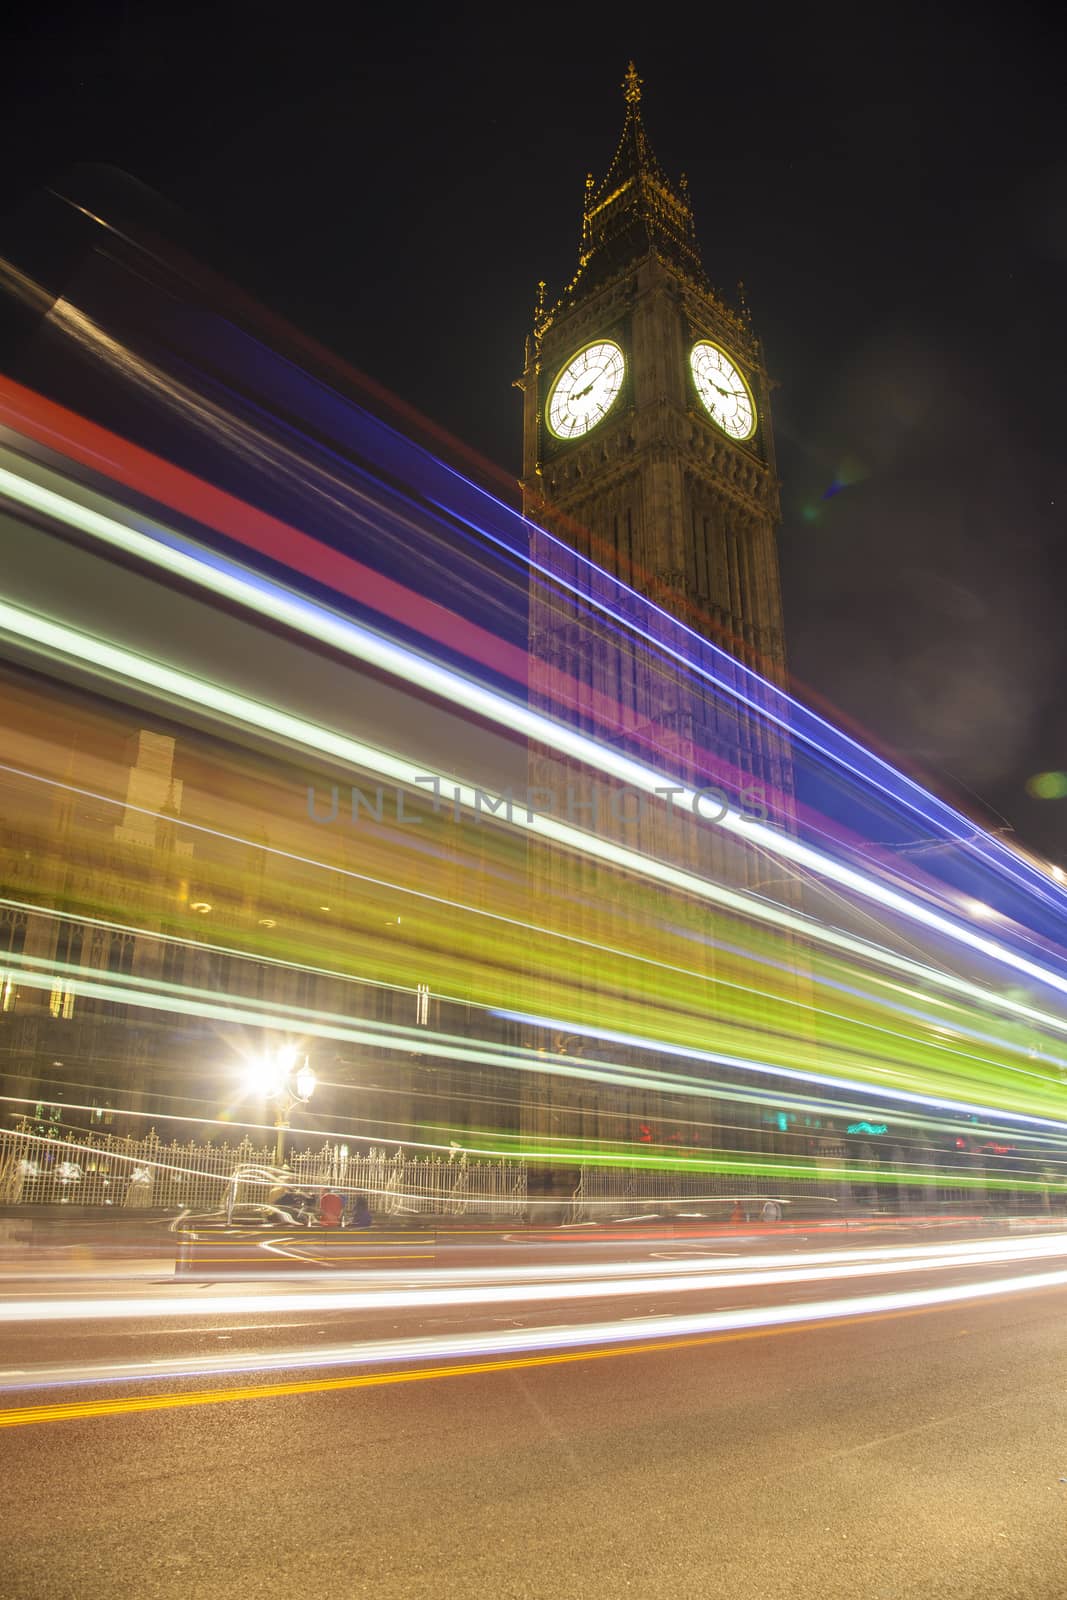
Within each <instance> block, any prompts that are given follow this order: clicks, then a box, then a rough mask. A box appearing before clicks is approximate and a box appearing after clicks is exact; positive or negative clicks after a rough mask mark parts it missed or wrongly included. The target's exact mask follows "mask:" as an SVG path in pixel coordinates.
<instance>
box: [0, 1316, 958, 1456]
mask: <svg viewBox="0 0 1067 1600" xmlns="http://www.w3.org/2000/svg"><path fill="white" fill-rule="evenodd" d="M932 1309H935V1308H933V1307H926V1306H918V1307H916V1308H915V1309H914V1310H910V1311H883V1312H875V1313H872V1314H870V1315H868V1316H866V1317H863V1318H857V1317H854V1316H851V1317H849V1316H846V1317H833V1318H830V1319H826V1320H820V1321H814V1320H813V1321H811V1322H794V1323H790V1324H787V1325H785V1326H783V1327H777V1328H743V1329H738V1330H737V1331H736V1332H733V1333H712V1334H701V1335H698V1336H696V1337H694V1338H688V1339H657V1340H653V1341H650V1342H646V1343H644V1344H633V1345H625V1346H623V1347H621V1348H619V1347H615V1348H613V1349H610V1350H568V1351H561V1352H556V1353H554V1354H552V1355H542V1356H518V1357H514V1358H510V1359H506V1360H502V1361H479V1362H474V1363H471V1364H469V1365H464V1366H452V1367H418V1368H415V1369H414V1370H413V1371H407V1372H374V1373H359V1374H352V1375H350V1376H349V1377H346V1378H309V1379H307V1380H305V1381H304V1382H299V1383H297V1382H293V1383H266V1384H259V1385H256V1386H254V1387H245V1388H235V1389H200V1390H195V1389H194V1390H186V1391H184V1392H179V1393H176V1394H159V1395H134V1396H131V1397H130V1398H128V1399H113V1400H75V1401H69V1402H66V1403H64V1402H60V1403H58V1404H55V1405H47V1406H17V1407H11V1408H9V1409H8V1410H0V1428H26V1427H32V1426H34V1425H35V1424H37V1423H41V1422H78V1421H84V1420H87V1419H89V1418H91V1417H115V1416H126V1415H130V1414H134V1413H137V1412H143V1411H176V1410H181V1409H183V1408H185V1407H186V1406H213V1405H225V1404H226V1403H227V1402H229V1401H241V1400H280V1399H284V1398H286V1397H288V1396H291V1395H298V1394H301V1395H306V1394H330V1393H337V1392H338V1391H340V1390H345V1389H376V1388H384V1387H386V1386H387V1385H394V1384H400V1383H422V1382H424V1381H426V1380H435V1379H438V1378H473V1377H478V1376H484V1375H486V1374H491V1373H496V1372H520V1371H524V1370H529V1369H531V1368H534V1367H561V1366H573V1365H575V1364H576V1363H577V1362H580V1361H608V1360H613V1359H614V1358H616V1357H619V1356H644V1355H658V1354H662V1353H664V1352H667V1351H671V1350H692V1349H697V1348H699V1347H701V1346H707V1345H716V1344H735V1343H740V1342H741V1341H742V1340H750V1339H770V1338H774V1337H777V1336H780V1335H782V1334H788V1333H813V1332H815V1331H816V1330H822V1329H825V1328H856V1327H858V1326H861V1325H865V1324H868V1323H871V1322H887V1321H890V1320H895V1319H896V1318H899V1317H917V1316H921V1315H924V1314H925V1313H926V1312H927V1311H928V1310H932ZM936 1309H943V1308H940V1307H939V1308H936Z"/></svg>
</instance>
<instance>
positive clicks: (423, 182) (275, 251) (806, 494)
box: [0, 4, 1067, 862]
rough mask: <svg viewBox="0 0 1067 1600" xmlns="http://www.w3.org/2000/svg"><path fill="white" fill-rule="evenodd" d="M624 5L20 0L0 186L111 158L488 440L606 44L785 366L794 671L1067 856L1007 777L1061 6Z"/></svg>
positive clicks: (1056, 761)
mask: <svg viewBox="0 0 1067 1600" xmlns="http://www.w3.org/2000/svg"><path fill="white" fill-rule="evenodd" d="M649 12H650V13H653V12H654V13H655V14H656V16H657V19H659V18H662V20H657V21H656V22H652V21H648V22H645V23H643V24H624V23H623V21H622V20H621V15H620V16H618V17H616V16H615V15H614V14H613V13H611V12H609V11H606V10H602V9H597V10H596V11H595V14H589V15H584V14H582V13H581V12H579V11H578V10H577V8H553V7H541V8H538V9H531V10H529V11H528V12H526V13H523V14H518V13H512V12H510V11H507V10H505V9H504V8H503V7H500V8H495V9H489V8H482V7H469V8H465V9H464V10H463V11H462V12H459V13H450V12H448V11H446V10H444V9H437V8H429V7H420V6H415V7H408V8H406V9H401V8H399V7H397V8H393V9H389V8H382V10H381V11H380V12H379V13H377V14H373V15H371V14H368V13H367V12H364V11H359V10H358V9H356V8H349V9H347V10H345V11H337V12H327V11H323V10H321V9H320V8H312V7H308V8H306V14H305V13H304V12H302V11H301V10H300V8H297V7H292V6H289V7H286V8H285V9H284V10H278V11H273V12H272V11H270V10H269V9H266V8H264V7H262V6H255V7H253V6H248V7H238V6H228V5H225V4H221V5H218V6H213V7H211V8H203V9H201V10H196V11H193V12H187V11H185V12H181V13H179V12H177V11H174V12H171V11H168V10H167V9H165V8H159V7H155V8H153V7H147V6H146V7H141V8H134V7H132V6H130V7H128V8H124V7H113V8H107V7H96V8H94V7H92V6H91V5H87V6H85V7H81V8H78V9H73V8H71V9H70V10H69V11H67V12H64V11H63V10H62V8H61V9H60V10H58V11H52V12H50V13H49V14H48V15H47V17H45V16H43V15H42V16H31V15H30V13H29V12H27V13H26V15H25V17H24V18H23V19H22V21H21V23H19V22H16V24H15V25H14V28H13V29H10V39H9V44H10V48H9V50H8V52H7V68H8V71H7V76H8V82H9V84H10V85H11V86H13V90H14V92H13V94H10V95H9V96H8V98H7V100H6V103H5V104H4V106H3V108H2V110H0V119H2V124H3V137H4V150H5V158H4V162H3V172H2V176H0V206H2V208H3V209H4V210H8V209H11V208H14V207H16V206H17V205H18V203H19V202H20V201H21V200H22V199H23V198H25V197H26V196H27V195H28V194H29V193H30V192H31V191H32V190H33V189H34V188H36V187H37V186H39V185H42V184H46V183H48V182H49V181H52V180H55V179H56V178H57V177H59V176H60V175H61V174H62V173H63V172H64V171H66V170H67V169H68V168H70V167H71V166H72V165H74V164H75V163H78V162H83V161H101V162H109V163H113V164H115V165H117V166H119V167H121V168H124V169H126V170H127V171H129V172H131V173H133V174H134V175H135V176H136V177H138V178H140V179H141V180H142V181H144V182H145V183H147V184H149V185H150V186H151V187H153V188H155V189H157V190H159V191H160V192H162V193H163V194H164V195H166V196H167V197H168V198H170V199H172V200H174V201H176V202H177V203H178V204H179V205H181V206H182V207H183V208H184V209H186V210H187V211H188V212H189V213H191V214H192V215H193V216H195V217H197V218H199V219H200V220H201V221H203V222H204V223H206V224H207V226H208V228H209V229H211V230H214V231H215V233H216V234H217V237H218V239H219V242H220V250H224V251H225V252H226V253H227V265H230V266H231V267H232V265H233V264H234V263H238V264H239V271H240V276H241V278H242V280H243V282H244V286H245V287H246V288H248V289H249V290H250V291H252V292H253V293H255V294H257V295H258V296H259V297H260V298H261V299H263V300H265V301H267V302H268V303H269V304H270V305H272V306H273V307H274V308H275V309H277V310H278V311H280V312H282V313H283V314H284V315H286V316H288V317H289V318H290V319H291V320H292V321H294V322H296V323H297V324H298V325H299V326H301V327H302V328H304V329H305V330H306V331H308V332H309V333H312V334H314V335H315V336H317V337H318V338H320V339H321V340H322V341H323V342H324V343H326V344H328V345H329V346H331V347H332V348H334V349H335V350H337V351H338V352H339V353H340V354H342V355H344V356H345V357H346V358H348V359H349V360H350V361H352V362H353V363H354V364H355V365H356V366H358V367H359V368H361V369H362V370H363V371H365V372H367V373H368V374H369V375H370V376H372V377H373V378H375V379H378V380H380V381H381V382H383V383H385V384H386V385H388V386H389V387H390V388H391V389H393V390H395V391H396V392H397V393H398V394H400V395H401V396H402V397H403V398H404V399H405V400H408V401H410V402H411V403H413V404H414V405H416V406H417V407H419V408H420V409H421V410H422V411H424V412H425V413H426V414H427V415H429V416H430V417H432V418H433V419H435V420H436V421H438V422H440V423H443V424H444V425H445V426H447V427H448V428H450V429H451V430H452V431H453V432H455V433H456V434H458V435H459V436H460V437H461V438H463V439H464V440H466V441H467V442H468V443H470V444H471V445H473V446H475V447H476V448H478V449H479V450H481V451H482V452H483V453H484V454H485V455H487V456H488V457H490V458H491V459H492V460H494V461H496V462H497V463H499V464H500V465H501V466H502V467H504V468H506V469H507V470H509V471H512V472H517V470H518V466H519V397H518V394H517V392H516V391H515V390H514V389H513V388H512V387H511V384H512V380H513V378H514V377H515V375H516V374H517V372H518V371H519V368H520V366H521V360H522V347H523V339H524V336H525V333H526V331H527V329H528V326H529V323H530V317H531V311H532V306H533V298H534V288H535V285H536V282H537V280H538V279H539V278H541V277H544V278H545V279H547V281H548V283H549V287H550V290H552V289H555V288H558V287H559V286H560V285H561V284H562V283H563V282H565V281H566V280H567V279H568V278H569V277H570V275H571V274H572V272H573V270H574V266H575V263H576V251H577V238H578V222H579V216H580V205H581V197H582V185H583V179H584V176H585V173H586V172H587V171H592V172H594V173H595V174H597V175H599V174H600V173H601V172H602V171H603V169H604V168H605V166H606V165H607V163H608V161H609V160H610V157H611V154H612V151H613V149H614V145H615V141H616V139H617V137H618V133H619V130H620V128H621V124H622V115H623V100H622V93H621V89H620V83H621V79H622V74H623V71H624V69H625V66H626V61H627V59H628V57H629V56H631V55H632V56H634V58H635V59H636V61H637V65H638V68H639V71H640V73H641V76H642V77H643V79H644V84H645V88H644V104H643V110H644V112H645V123H646V127H647V129H648V131H649V134H650V136H651V139H652V143H653V147H654V148H655V150H656V153H657V155H658V157H659V159H660V161H661V163H662V164H663V166H664V167H665V168H666V170H667V171H668V173H669V174H670V175H672V176H677V174H678V173H679V172H680V171H682V170H684V171H685V172H687V174H688V176H689V181H690V187H691V192H692V198H693V205H694V210H695V212H696V219H697V229H698V235H699V239H700V243H701V246H702V249H703V254H704V259H705V264H706V266H707V268H708V272H709V275H710V276H711V278H712V281H713V282H715V283H717V284H718V285H720V286H721V287H722V288H723V290H725V291H727V292H728V293H732V289H733V286H734V284H735V283H736V281H737V279H738V278H741V277H743V278H744V280H745V283H746V286H747V291H748V299H749V302H750V305H751V307H752V312H753V316H754V320H755V323H756V326H757V329H758V331H759V332H760V333H761V335H762V337H763V339H764V342H765V345H766V349H767V354H768V359H769V363H770V366H771V369H772V371H773V373H774V374H775V376H776V378H777V379H778V381H779V383H780V388H779V390H778V392H777V394H776V397H775V421H776V432H777V439H778V452H779V469H780V473H781V477H782V479H783V485H784V487H783V510H784V522H783V528H782V537H781V550H782V562H783V573H784V578H785V586H786V603H787V625H788V637H789V644H790V657H791V665H792V668H793V670H794V672H795V674H796V676H797V678H798V680H799V682H800V683H801V684H803V685H808V686H810V688H811V689H812V690H813V691H814V692H815V693H816V694H818V695H819V696H822V697H824V698H825V700H826V701H828V702H830V703H831V704H833V705H835V706H838V707H840V708H841V710H842V711H843V712H844V713H845V714H846V715H847V716H848V717H850V718H852V719H854V720H855V721H856V722H857V723H859V724H860V725H861V726H862V727H864V728H865V729H867V730H868V732H869V733H870V735H871V736H872V737H873V738H874V739H875V740H876V741H877V742H879V743H880V744H881V745H883V746H884V747H887V748H889V749H891V750H894V751H896V752H897V754H898V755H899V758H900V759H901V760H902V761H903V763H904V764H905V765H907V766H909V767H910V768H911V769H912V770H916V769H918V770H921V771H925V772H926V773H928V774H929V775H930V777H931V778H932V779H933V780H934V781H936V782H937V783H938V784H939V786H941V787H942V788H944V789H947V790H948V791H949V792H952V793H955V794H956V795H957V796H959V797H960V798H961V799H964V800H966V799H967V796H968V794H969V793H970V792H973V793H974V794H975V795H976V796H977V797H978V798H979V799H980V800H981V802H982V803H983V806H984V807H985V808H987V810H990V811H991V812H992V813H993V814H994V815H1000V816H1002V817H1003V818H1004V819H1005V820H1006V822H1007V823H1009V824H1010V825H1011V826H1013V827H1014V828H1015V830H1016V831H1017V837H1018V838H1019V840H1020V842H1023V843H1026V844H1028V845H1030V846H1031V847H1032V848H1035V849H1037V850H1039V851H1042V852H1044V853H1047V854H1049V855H1051V856H1052V857H1053V858H1054V859H1057V860H1061V861H1064V862H1067V800H1059V801H1039V800H1036V799H1033V798H1031V797H1029V796H1028V794H1027V792H1026V789H1025V783H1026V779H1027V778H1028V777H1029V776H1030V775H1032V774H1033V773H1035V772H1038V771H1043V770H1059V769H1067V706H1065V703H1064V695H1063V692H1062V689H1061V684H1062V682H1063V678H1064V671H1065V668H1067V641H1065V640H1064V637H1063V625H1062V611H1063V604H1064V592H1065V578H1067V556H1065V553H1064V527H1065V515H1064V513H1065V510H1067V469H1065V465H1064V446H1063V435H1064V429H1065V424H1067V406H1065V404H1064V398H1063V389H1064V374H1065V371H1067V316H1065V312H1064V304H1065V291H1067V132H1065V127H1064V112H1063V107H1062V101H1063V100H1064V98H1065V97H1064V95H1063V92H1062V83H1063V79H1064V69H1065V66H1067V51H1065V38H1064V31H1063V24H1062V22H1060V21H1059V20H1055V19H1054V18H1053V14H1052V13H1051V12H1049V13H1048V14H1046V13H1044V12H1042V11H1041V10H1039V9H1037V8H1034V7H1030V6H1028V5H1026V4H1022V5H1017V6H1015V7H1014V8H1003V7H998V8H997V9H996V10H988V11H987V10H985V9H976V8H974V7H970V8H968V9H966V10H964V9H962V8H960V9H959V10H956V11H951V10H945V9H942V10H940V11H937V12H935V11H934V10H932V9H929V8H927V9H910V8H908V7H902V6H894V7H887V8H884V9H879V10H876V11H871V12H869V13H867V12H865V11H864V9H863V8H861V7H859V6H853V7H850V8H847V9H846V8H826V7H821V8H820V7H815V8H812V7H807V8H804V7H802V6H799V5H797V6H792V7H782V8H781V9H776V8H775V7H774V6H761V7H758V8H757V7H751V6H749V7H740V6H734V7H729V6H725V5H720V6H718V7H702V8H699V9H698V8H676V9H673V10H671V11H668V10H667V8H664V7H657V8H652V7H650V8H649ZM672 17H673V19H674V20H673V21H672V20H671V18H672ZM9 27H10V25H9ZM828 491H830V492H829V493H828Z"/></svg>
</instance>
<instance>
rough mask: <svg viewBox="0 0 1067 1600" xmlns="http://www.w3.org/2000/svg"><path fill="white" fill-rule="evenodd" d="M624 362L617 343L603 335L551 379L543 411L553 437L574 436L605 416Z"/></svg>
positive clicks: (622, 372)
mask: <svg viewBox="0 0 1067 1600" xmlns="http://www.w3.org/2000/svg"><path fill="white" fill-rule="evenodd" d="M625 372H626V362H625V360H624V358H623V353H622V351H621V350H620V349H619V347H618V345H617V344H612V342H611V341H610V340H609V339H603V340H601V341H600V342H599V343H597V344H587V345H586V347H585V349H584V350H579V351H578V354H577V355H576V356H574V357H573V358H572V359H571V360H570V361H568V363H567V365H566V366H565V367H564V369H563V371H562V372H561V373H560V375H559V377H558V378H557V379H556V381H555V383H554V384H553V385H552V392H551V393H550V395H549V397H548V406H547V407H546V411H545V415H546V417H547V419H548V426H549V430H550V432H552V433H554V434H555V436H556V438H557V439H578V438H580V437H581V435H582V434H583V433H588V432H589V430H590V428H595V427H596V425H597V423H598V422H599V421H600V420H601V418H603V417H606V416H607V414H608V412H609V411H610V410H611V408H612V406H613V405H614V404H615V402H616V400H617V399H618V398H619V390H620V389H621V388H622V380H623V376H624V374H625Z"/></svg>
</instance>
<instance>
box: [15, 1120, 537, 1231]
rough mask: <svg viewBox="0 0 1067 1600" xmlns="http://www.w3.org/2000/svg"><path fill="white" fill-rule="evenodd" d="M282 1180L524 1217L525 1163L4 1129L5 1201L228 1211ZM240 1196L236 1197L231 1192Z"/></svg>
mask: <svg viewBox="0 0 1067 1600" xmlns="http://www.w3.org/2000/svg"><path fill="white" fill-rule="evenodd" d="M282 1180H284V1183H285V1184H286V1185H287V1186H290V1187H292V1188H295V1189H302V1188H304V1189H312V1190H314V1189H323V1188H332V1189H336V1190H337V1192H338V1193H339V1194H343V1195H344V1196H346V1198H347V1197H350V1196H351V1195H353V1194H357V1193H361V1194H364V1195H366V1197H367V1201H368V1204H369V1205H370V1208H371V1210H372V1211H373V1212H376V1213H378V1214H379V1215H383V1216H399V1215H401V1214H410V1213H415V1214H426V1215H430V1214H434V1215H437V1216H484V1217H490V1218H494V1217H501V1218H513V1219H514V1218H520V1217H523V1216H524V1215H525V1213H526V1204H527V1202H526V1192H527V1174H526V1165H525V1163H524V1162H522V1161H515V1160H507V1159H506V1158H501V1159H490V1158H485V1159H483V1158H475V1157H471V1156H469V1155H468V1154H467V1153H466V1152H465V1151H459V1150H453V1151H452V1152H451V1153H450V1154H449V1155H447V1156H446V1155H421V1156H420V1155H411V1154H409V1153H408V1152H406V1151H404V1150H402V1149H389V1150H386V1149H370V1150H368V1151H351V1150H349V1149H348V1147H347V1146H345V1145H342V1144H324V1145H322V1146H321V1147H320V1148H318V1149H305V1150H295V1151H293V1152H292V1153H291V1154H290V1155H289V1157H288V1160H287V1162H286V1166H285V1169H284V1172H283V1171H281V1170H279V1169H278V1168H277V1166H276V1165H275V1153H274V1149H273V1147H271V1146H267V1145H262V1146H257V1145H254V1144H253V1143H252V1142H251V1140H250V1139H247V1138H246V1139H243V1140H242V1141H241V1142H240V1143H239V1144H234V1145H231V1144H214V1143H212V1142H203V1143H201V1142H198V1141H195V1140H190V1141H189V1142H187V1143H184V1144H183V1143H180V1142H179V1141H178V1140H174V1141H172V1142H171V1143H170V1144H166V1143H164V1141H163V1140H162V1139H160V1138H159V1137H158V1135H157V1134H155V1133H154V1132H153V1133H150V1134H148V1135H147V1137H146V1138H143V1139H130V1138H125V1137H121V1136H118V1135H114V1134H96V1133H84V1134H82V1133H77V1134H75V1133H71V1134H66V1135H61V1134H56V1135H52V1136H45V1135H41V1134H37V1133H34V1132H32V1131H31V1130H30V1128H28V1127H22V1128H15V1129H3V1130H0V1204H3V1205H25V1206H40V1205H76V1206H88V1207H96V1206H100V1207H107V1206H118V1207H152V1208H157V1209H164V1210H180V1209H182V1208H188V1209H190V1210H192V1211H210V1210H215V1209H221V1208H222V1207H223V1206H225V1205H226V1204H227V1200H228V1199H230V1203H233V1201H241V1202H243V1201H249V1200H263V1201H265V1200H266V1199H267V1196H268V1194H269V1193H270V1190H271V1188H272V1187H273V1186H275V1185H277V1184H278V1183H279V1181H282ZM231 1194H232V1198H231Z"/></svg>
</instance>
